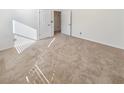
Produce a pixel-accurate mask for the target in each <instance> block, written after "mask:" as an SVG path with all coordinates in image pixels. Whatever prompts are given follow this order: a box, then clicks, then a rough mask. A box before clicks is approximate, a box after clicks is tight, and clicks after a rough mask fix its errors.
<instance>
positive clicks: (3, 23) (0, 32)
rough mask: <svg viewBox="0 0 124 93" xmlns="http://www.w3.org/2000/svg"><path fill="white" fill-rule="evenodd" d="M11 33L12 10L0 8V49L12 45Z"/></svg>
mask: <svg viewBox="0 0 124 93" xmlns="http://www.w3.org/2000/svg"><path fill="white" fill-rule="evenodd" d="M13 39H14V36H13V34H12V10H7V9H6V10H4V9H0V51H1V50H3V49H7V48H11V47H13V45H14V42H13Z"/></svg>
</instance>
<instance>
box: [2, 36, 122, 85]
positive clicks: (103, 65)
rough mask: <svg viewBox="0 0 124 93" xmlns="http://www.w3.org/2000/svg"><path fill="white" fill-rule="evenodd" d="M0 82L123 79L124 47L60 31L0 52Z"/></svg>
mask: <svg viewBox="0 0 124 93" xmlns="http://www.w3.org/2000/svg"><path fill="white" fill-rule="evenodd" d="M0 83H9V84H10V83H26V84H27V83H31V84H34V83H37V84H39V83H40V84H44V83H45V84H48V83H50V84H58V83H59V84H79V83H80V84H89V83H90V84H99V83H100V84H106V83H107V84H112V83H114V84H116V83H124V50H121V49H117V48H112V47H109V46H105V45H102V44H98V43H94V42H91V41H87V40H84V39H78V38H75V37H69V36H66V35H62V34H57V35H56V36H55V37H53V38H48V39H44V40H40V41H38V42H36V43H34V44H33V45H32V46H31V47H29V48H28V49H26V50H25V51H23V52H22V53H21V54H18V53H17V51H16V49H14V48H13V49H8V50H6V51H2V52H0Z"/></svg>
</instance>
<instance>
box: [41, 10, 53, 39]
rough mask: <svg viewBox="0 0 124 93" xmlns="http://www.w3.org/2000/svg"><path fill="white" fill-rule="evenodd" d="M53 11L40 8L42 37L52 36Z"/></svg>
mask: <svg viewBox="0 0 124 93" xmlns="http://www.w3.org/2000/svg"><path fill="white" fill-rule="evenodd" d="M51 19H52V11H51V10H40V22H39V24H40V33H39V34H40V39H43V38H47V37H51V36H52V23H51Z"/></svg>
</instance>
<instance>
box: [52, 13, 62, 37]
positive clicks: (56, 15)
mask: <svg viewBox="0 0 124 93" xmlns="http://www.w3.org/2000/svg"><path fill="white" fill-rule="evenodd" d="M60 32H61V11H54V35H56V34H58V33H60Z"/></svg>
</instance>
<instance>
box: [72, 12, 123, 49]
mask: <svg viewBox="0 0 124 93" xmlns="http://www.w3.org/2000/svg"><path fill="white" fill-rule="evenodd" d="M80 33H82V34H80ZM72 36H76V37H79V38H84V39H88V40H91V41H95V42H99V43H102V44H106V45H109V46H113V47H117V48H122V49H124V10H72Z"/></svg>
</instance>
